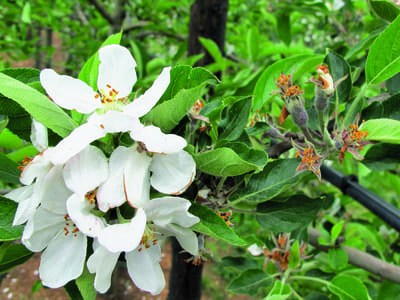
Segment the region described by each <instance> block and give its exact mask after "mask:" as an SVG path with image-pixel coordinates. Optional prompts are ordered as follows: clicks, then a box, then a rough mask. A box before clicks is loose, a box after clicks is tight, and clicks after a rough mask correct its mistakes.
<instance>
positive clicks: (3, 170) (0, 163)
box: [0, 153, 21, 184]
mask: <svg viewBox="0 0 400 300" xmlns="http://www.w3.org/2000/svg"><path fill="white" fill-rule="evenodd" d="M20 174H21V171H20V170H19V169H18V164H17V163H16V162H14V161H13V160H11V159H9V158H8V157H7V156H6V155H4V154H3V153H0V180H4V181H5V182H9V183H15V184H19V183H20V182H19V175H20Z"/></svg>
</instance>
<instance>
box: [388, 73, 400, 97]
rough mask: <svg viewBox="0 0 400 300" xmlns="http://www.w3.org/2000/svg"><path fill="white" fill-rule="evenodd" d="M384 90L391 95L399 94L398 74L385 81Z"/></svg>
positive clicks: (399, 81) (399, 75) (399, 76)
mask: <svg viewBox="0 0 400 300" xmlns="http://www.w3.org/2000/svg"><path fill="white" fill-rule="evenodd" d="M386 88H387V90H388V92H389V93H390V94H391V95H395V94H400V73H397V74H396V75H394V76H393V77H391V78H389V79H388V80H387V81H386Z"/></svg>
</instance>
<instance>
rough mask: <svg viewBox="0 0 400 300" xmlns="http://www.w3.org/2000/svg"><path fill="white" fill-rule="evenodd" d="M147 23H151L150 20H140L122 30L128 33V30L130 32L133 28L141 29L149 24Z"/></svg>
mask: <svg viewBox="0 0 400 300" xmlns="http://www.w3.org/2000/svg"><path fill="white" fill-rule="evenodd" d="M147 25H149V22H146V21H139V22H136V23H135V24H131V25H127V26H125V27H124V28H123V29H122V31H123V32H124V33H128V32H130V31H132V30H136V29H140V28H142V27H145V26H147Z"/></svg>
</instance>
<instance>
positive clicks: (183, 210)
mask: <svg viewBox="0 0 400 300" xmlns="http://www.w3.org/2000/svg"><path fill="white" fill-rule="evenodd" d="M190 205H191V203H190V201H188V200H186V199H183V198H179V197H163V198H156V199H152V200H150V201H148V202H147V203H146V205H145V206H144V210H145V212H146V216H147V219H148V220H150V221H153V222H154V223H155V224H157V225H159V226H164V225H167V224H170V223H174V224H177V225H180V226H182V227H191V226H193V225H194V224H196V223H198V222H200V219H199V218H198V217H196V216H194V215H192V214H191V213H189V212H188V209H189V207H190Z"/></svg>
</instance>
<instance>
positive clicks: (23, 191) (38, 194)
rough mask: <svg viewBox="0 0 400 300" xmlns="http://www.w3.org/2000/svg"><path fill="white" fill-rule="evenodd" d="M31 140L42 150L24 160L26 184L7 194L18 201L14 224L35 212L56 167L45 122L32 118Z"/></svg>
mask: <svg viewBox="0 0 400 300" xmlns="http://www.w3.org/2000/svg"><path fill="white" fill-rule="evenodd" d="M31 128H32V130H31V136H30V137H31V141H32V144H33V145H34V147H35V148H36V149H37V150H38V151H40V153H39V154H38V155H36V156H35V157H34V158H33V159H27V160H24V161H23V164H24V166H23V167H21V169H22V173H21V176H20V181H21V183H22V184H24V185H26V186H23V187H20V188H17V189H15V190H13V191H11V192H10V193H8V194H6V195H5V196H6V197H7V198H9V199H11V200H13V201H15V202H17V203H18V208H17V211H16V213H15V217H14V220H13V225H20V224H23V223H25V222H26V221H27V220H28V219H29V218H30V217H31V216H32V215H33V213H34V212H35V210H36V208H37V207H38V206H39V204H40V202H41V198H42V196H43V194H42V190H43V185H46V183H47V181H48V179H47V178H46V176H47V175H48V173H49V171H50V170H51V169H52V168H53V167H54V165H53V164H52V163H51V159H50V158H51V155H52V149H51V148H48V143H47V129H46V127H44V126H43V124H41V123H39V122H37V121H35V120H32V127H31Z"/></svg>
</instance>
